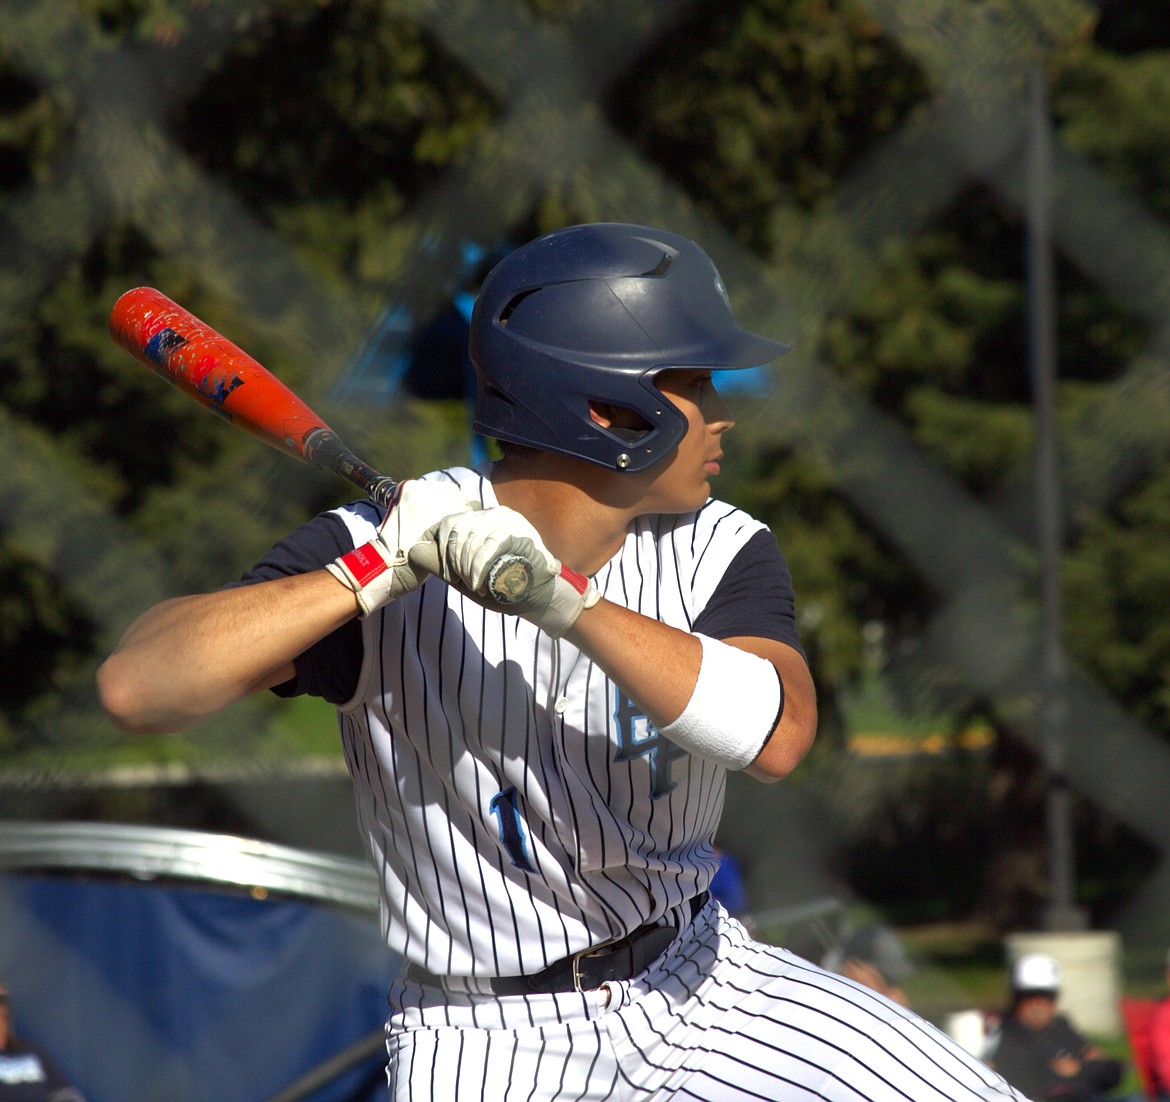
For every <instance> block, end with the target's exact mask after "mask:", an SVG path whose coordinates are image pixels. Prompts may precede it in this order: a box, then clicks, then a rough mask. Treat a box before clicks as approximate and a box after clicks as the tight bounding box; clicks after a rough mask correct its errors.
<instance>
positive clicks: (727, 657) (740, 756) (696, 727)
mask: <svg viewBox="0 0 1170 1102" xmlns="http://www.w3.org/2000/svg"><path fill="white" fill-rule="evenodd" d="M697 638H698V640H699V642H700V643H702V644H703V661H702V664H701V665H700V666H699V677H698V680H697V681H696V682H695V688H694V691H693V692H692V693H691V699H690V701H689V702H688V703H687V706H686V707H685V708H684V709H683V712H682V715H680V716H679V717H678V719H676V720H675V721H674V722H673V723H668V724H667V725H666V726H665V727H663V728H662V729H661V733H662V734H663V735H665V736H666V737H667V738H668V739H670V741H671V742H673V743H674V744H675V746H679V747H681V748H682V749H683V750H687V751H689V752H690V753H692V754H698V755H699V756H700V757H703V758H709V759H710V760H711V761H714V762H718V763H719V764H720V765H722V766H724V767H726V768H727V769H744V768H746V767H747V766H749V765H751V763H752V762H753V761H755V760H756V758H758V757H759V756H760V751H761V750H763V748H764V746H765V745H766V744H767V742H768V739H769V738H771V737H772V731H773V729H774V728H775V726H776V724H777V723H779V722H780V716H781V715H782V714H783V712H784V682H783V681H781V680H780V674H779V672H778V671H777V669H776V667H775V666H773V665H772V663H771V662H769V661H767V659H764V658H760V657H759V655H756V654H749V653H748V652H747V651H744V650H740V649H739V648H738V647H733V646H731V645H730V644H728V643H721V642H720V641H719V640H718V639H711V638H710V637H708V636H706V635H698V636H697Z"/></svg>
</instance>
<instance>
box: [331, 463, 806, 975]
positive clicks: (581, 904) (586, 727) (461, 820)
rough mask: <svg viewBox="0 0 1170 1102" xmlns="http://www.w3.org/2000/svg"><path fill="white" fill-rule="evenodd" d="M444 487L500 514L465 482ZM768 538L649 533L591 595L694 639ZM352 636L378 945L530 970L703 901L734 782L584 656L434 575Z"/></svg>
mask: <svg viewBox="0 0 1170 1102" xmlns="http://www.w3.org/2000/svg"><path fill="white" fill-rule="evenodd" d="M431 477H436V476H431ZM437 477H448V478H453V479H455V480H456V481H457V482H458V483H459V485H460V486H461V488H462V489H463V490H464V492H465V494H466V496H467V497H468V498H469V499H471V500H476V499H478V500H482V502H483V503H484V505H485V506H491V505H494V504H495V503H496V502H495V496H494V493H493V490H492V487H491V484H490V482H489V481H487V479H486V478H484V477H483V476H481V475H479V474H476V473H474V472H472V471H470V470H467V469H465V468H459V469H455V470H452V471H449V472H445V473H443V474H441V475H439V476H437ZM339 515H340V516H341V517H342V519H343V520H344V521H345V523H346V525H347V527H348V528H349V530H350V533H351V536H352V539H353V542H354V543H355V544H360V543H364V542H365V541H367V540H368V539H370V538H371V537H372V536H373V534H374V524H375V520H376V518H375V517H372V516H371V515H370V513H369V512H368V511H363V510H360V509H355V508H348V507H347V508H343V509H342V510H341V511H340V513H339ZM764 531H766V529H765V527H764V525H762V524H761V523H760V522H758V521H756V520H753V519H752V518H751V517H749V516H748V515H747V514H746V513H743V512H742V511H740V510H738V509H735V508H733V507H731V506H728V505H725V504H721V503H719V502H716V501H710V502H708V503H707V505H706V506H705V507H704V508H703V509H701V510H699V511H698V512H697V513H691V514H685V515H682V516H653V517H648V518H643V519H642V520H640V521H638V522H637V523H636V524H635V526H634V527H633V528H632V529H631V531H630V533H629V535H628V536H627V538H626V540H625V543H624V545H623V546H622V548H621V549H620V551H619V552H618V553H617V555H615V556H614V558H613V559H612V560H611V561H610V562H609V563H608V564H606V565H605V566H604V567H603V568H602V569H601V571H599V572H598V573H597V574H596V575H595V577H594V580H595V582H596V584H597V585H598V587H599V589H600V590H601V592H602V594H603V595H604V596H605V597H606V598H607V599H609V600H611V601H615V602H617V603H620V604H622V605H625V606H627V607H629V608H632V609H635V610H637V611H640V612H642V613H644V614H646V615H648V616H652V617H654V618H655V619H659V620H662V621H664V622H666V623H670V624H673V625H676V626H678V627H680V628H683V629H688V630H689V629H690V628H691V627H692V625H693V624H694V623H695V621H696V618H697V617H698V616H699V615H700V614H701V613H702V612H703V610H704V607H705V605H706V603H707V602H708V601H709V600H710V598H711V595H712V593H713V592H714V591H715V589H716V587H717V586H718V585H719V583H720V581H721V580H722V578H723V575H724V573H725V571H726V570H727V566H728V564H729V563H730V562H731V561H732V559H733V558H734V557H735V555H736V554H737V553H738V552H739V551H740V550H741V548H743V547H744V545H745V544H746V543H747V541H748V540H750V539H751V537H753V536H754V535H756V534H757V533H760V532H764ZM363 629H364V631H363V642H364V660H363V668H362V672H361V676H360V681H359V686H358V690H357V693H356V694H355V695H354V697H353V699H352V700H350V701H349V702H347V703H345V704H344V705H343V706H342V707H341V708H340V709H339V711H340V716H341V730H342V740H343V744H344V748H345V754H346V758H347V761H348V763H349V768H350V772H351V774H352V776H353V779H354V782H355V790H356V796H357V811H358V819H359V826H360V830H361V831H362V834H363V836H364V838H365V841H366V844H367V846H368V848H369V851H370V854H371V856H372V858H373V860H374V863H375V866H376V867H377V869H378V870H379V872H380V875H381V878H382V883H383V889H384V891H383V895H384V914H383V920H384V923H385V924H386V928H387V929H386V932H387V937H388V940H389V942H390V944H391V945H392V946H394V947H395V948H397V949H399V950H400V951H401V952H402V953H403V954H404V955H405V956H406V957H407V959H409V960H412V961H414V962H416V963H419V964H422V965H423V966H425V967H426V968H428V969H429V970H431V971H433V972H436V973H440V974H452V975H516V974H521V973H530V972H534V971H538V970H540V969H542V968H544V967H545V966H547V965H548V964H550V963H551V962H553V961H556V960H559V959H561V958H563V957H565V956H567V955H569V954H571V953H573V952H576V951H578V950H580V949H583V948H586V947H588V946H590V945H592V944H596V943H598V942H602V941H606V940H609V939H611V938H614V937H620V936H623V935H625V934H626V933H628V932H630V931H632V930H633V929H635V928H637V927H638V926H639V925H641V924H642V923H644V922H646V921H648V920H653V919H656V918H658V917H659V916H661V915H662V914H663V913H664V912H665V911H667V910H668V909H669V908H671V907H673V906H675V905H677V904H679V903H681V902H683V901H684V900H686V899H689V898H690V897H692V896H694V895H695V894H696V893H698V892H701V891H703V890H705V889H706V887H707V885H708V883H709V882H710V880H711V877H712V876H713V874H714V871H715V869H716V867H717V860H716V858H715V856H714V854H713V852H712V846H711V842H712V837H713V835H714V832H715V829H716V827H717V825H718V822H719V817H720V813H721V810H722V805H723V797H724V784H725V771H724V770H723V769H722V768H721V767H720V766H717V765H715V764H714V763H712V762H710V761H707V760H704V759H701V758H698V757H694V756H691V755H689V754H686V753H684V752H682V751H681V750H680V749H678V748H677V747H676V746H674V745H672V744H671V743H670V742H668V741H667V740H666V739H664V738H663V737H662V736H661V735H659V734H658V732H657V731H656V730H655V728H654V727H653V725H651V724H650V723H649V722H648V721H647V719H646V717H645V716H644V715H642V714H641V713H640V711H639V709H638V708H637V706H636V705H634V704H633V703H632V702H631V701H630V700H629V699H627V698H626V697H625V696H624V695H623V694H622V692H621V691H620V690H619V689H618V688H617V686H615V685H614V684H613V683H612V682H611V681H609V679H608V678H607V677H606V676H605V675H604V674H603V673H602V672H601V671H600V670H599V669H598V668H597V667H595V666H594V665H593V664H592V662H590V661H589V660H588V659H587V658H586V657H585V656H584V655H582V654H581V653H580V652H579V651H578V650H577V649H576V648H575V647H573V646H572V645H571V644H569V643H567V642H565V641H563V640H552V639H550V638H548V637H547V636H546V635H544V634H542V633H541V632H539V631H538V630H537V629H536V628H535V627H533V626H532V625H531V624H529V623H528V622H527V621H524V620H522V619H519V618H517V617H513V616H502V615H499V614H497V613H493V612H488V611H486V610H484V609H483V608H481V607H480V606H479V605H477V604H475V603H474V602H472V601H469V600H467V599H465V598H464V597H462V596H461V595H460V594H459V593H457V592H456V591H455V590H453V589H450V588H448V587H447V586H446V585H444V584H443V583H442V582H441V581H439V580H438V579H434V578H432V579H430V580H429V581H428V582H427V583H426V584H425V585H424V586H422V587H421V588H420V589H419V590H418V591H416V592H415V593H413V594H411V595H409V596H408V597H406V598H404V599H402V600H399V601H395V602H393V603H391V604H390V605H388V606H386V607H385V608H384V609H381V610H379V611H378V612H377V613H376V614H375V615H373V616H371V617H370V618H369V619H368V620H366V621H365V622H364V625H363ZM788 630H789V631H790V632H791V639H792V641H793V642H794V643H795V642H796V635H795V629H794V628H792V627H789V628H788Z"/></svg>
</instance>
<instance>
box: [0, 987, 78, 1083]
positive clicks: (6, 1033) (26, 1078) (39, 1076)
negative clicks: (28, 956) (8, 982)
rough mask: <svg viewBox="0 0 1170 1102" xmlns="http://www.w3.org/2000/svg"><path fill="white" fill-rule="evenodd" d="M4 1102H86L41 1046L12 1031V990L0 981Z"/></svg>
mask: <svg viewBox="0 0 1170 1102" xmlns="http://www.w3.org/2000/svg"><path fill="white" fill-rule="evenodd" d="M0 1102H85V1099H84V1098H83V1097H82V1094H81V1092H80V1091H79V1090H78V1089H77V1088H76V1087H74V1086H73V1085H72V1084H71V1083H70V1082H69V1081H68V1080H67V1079H66V1078H65V1076H64V1075H63V1074H62V1073H61V1070H60V1069H59V1068H58V1067H57V1065H56V1064H54V1063H53V1061H52V1060H51V1059H50V1058H49V1056H48V1054H47V1053H46V1052H45V1051H44V1049H42V1048H41V1047H40V1046H39V1045H34V1044H33V1043H32V1042H31V1041H26V1040H24V1039H23V1038H21V1037H18V1036H17V1035H16V1034H15V1033H14V1032H13V1029H12V1008H11V1005H10V1000H9V994H8V988H7V986H5V984H4V983H3V981H0Z"/></svg>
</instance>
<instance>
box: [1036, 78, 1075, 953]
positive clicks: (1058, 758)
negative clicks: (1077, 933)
mask: <svg viewBox="0 0 1170 1102" xmlns="http://www.w3.org/2000/svg"><path fill="white" fill-rule="evenodd" d="M1028 117H1029V127H1028V129H1029V139H1028V252H1027V268H1028V279H1027V286H1028V337H1029V340H1028V348H1029V364H1030V368H1031V373H1032V395H1033V402H1034V405H1035V415H1036V507H1037V508H1036V515H1037V527H1038V539H1039V549H1040V600H1041V667H1042V685H1041V703H1040V714H1039V724H1038V728H1039V736H1040V744H1041V748H1042V754H1043V759H1044V765H1045V769H1046V770H1047V774H1048V777H1047V795H1046V805H1045V813H1046V818H1047V823H1046V827H1047V841H1048V877H1049V900H1048V907H1047V908H1046V910H1045V913H1044V927H1045V929H1048V930H1054V931H1056V930H1083V929H1084V928H1085V927H1086V925H1087V921H1086V918H1085V915H1084V912H1083V911H1082V910H1081V909H1080V908H1078V907H1077V906H1076V902H1075V891H1076V875H1075V856H1074V847H1073V831H1072V809H1071V803H1070V798H1069V790H1068V781H1067V778H1066V775H1065V736H1066V728H1067V722H1068V700H1067V672H1066V665H1065V654H1064V642H1063V631H1064V623H1063V613H1062V606H1061V595H1060V556H1061V549H1062V546H1063V543H1064V530H1063V518H1062V513H1061V495H1060V467H1059V459H1058V447H1057V431H1056V416H1055V400H1054V399H1055V390H1056V374H1057V370H1056V313H1055V309H1054V293H1053V288H1054V284H1055V279H1054V275H1053V260H1052V245H1051V228H1050V213H1051V212H1050V203H1051V161H1052V154H1051V132H1050V126H1049V118H1048V93H1047V87H1046V82H1045V78H1044V71H1043V69H1042V67H1041V66H1040V65H1039V64H1034V65H1033V66H1032V67H1031V68H1030V69H1029V71H1028Z"/></svg>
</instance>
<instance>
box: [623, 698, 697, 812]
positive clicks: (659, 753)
mask: <svg viewBox="0 0 1170 1102" xmlns="http://www.w3.org/2000/svg"><path fill="white" fill-rule="evenodd" d="M613 720H614V726H615V727H616V728H617V744H618V749H617V753H616V754H615V755H614V759H613V760H614V761H615V762H623V761H634V760H635V759H636V758H640V757H643V756H644V757H646V758H647V759H648V760H649V764H650V795H651V796H652V797H653V798H654V799H656V800H657V799H658V797H659V796H665V795H666V794H667V793H668V792H672V791H673V790H674V789H675V787H676V786H677V785H678V781H676V780H675V779H674V778H673V777H672V776H671V775H670V770H671V763H672V762H673V761H674V759H675V758H681V757H682V756H683V755H684V754H685V753H686V751H685V750H680V749H679V748H678V747H677V746H675V744H674V743H673V742H671V741H670V739H668V738H667V737H666V736H665V735H664V734H662V732H661V731H659V730H658V728H657V727H655V726H654V724H653V723H651V722H650V720H649V719H648V718H647V717H646V713H645V712H642V711H640V710H639V708H638V706H637V705H636V704H635V703H634V702H633V701H632V700H631V699H630V698H629V697H628V696H626V694H625V693H623V692H622V691H621V689H619V688H617V687H616V686H615V687H614V709H613Z"/></svg>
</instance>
